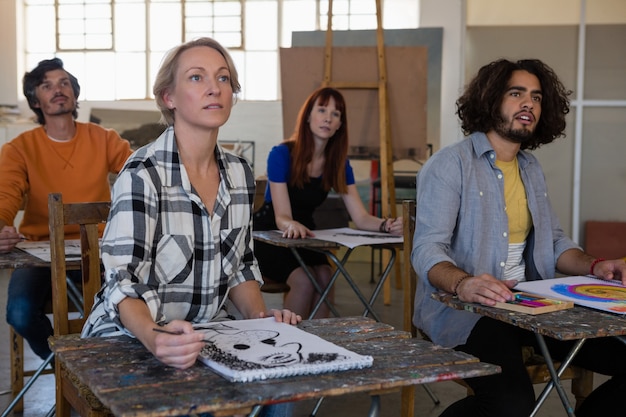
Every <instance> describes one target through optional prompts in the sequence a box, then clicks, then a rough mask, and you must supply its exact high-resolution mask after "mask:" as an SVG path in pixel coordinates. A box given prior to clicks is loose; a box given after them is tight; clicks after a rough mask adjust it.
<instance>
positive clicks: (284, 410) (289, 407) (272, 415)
mask: <svg viewBox="0 0 626 417" xmlns="http://www.w3.org/2000/svg"><path fill="white" fill-rule="evenodd" d="M294 404H295V403H282V404H274V405H269V406H266V407H263V409H262V410H261V413H259V417H291V415H292V414H293V409H294Z"/></svg>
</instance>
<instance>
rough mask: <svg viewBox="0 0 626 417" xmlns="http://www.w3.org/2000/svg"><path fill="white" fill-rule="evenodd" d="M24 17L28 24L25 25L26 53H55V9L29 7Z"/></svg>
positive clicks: (49, 7)
mask: <svg viewBox="0 0 626 417" xmlns="http://www.w3.org/2000/svg"><path fill="white" fill-rule="evenodd" d="M24 15H25V19H26V22H28V24H27V25H24V26H25V27H26V52H46V53H53V52H54V51H55V50H56V43H55V40H56V35H55V33H56V29H55V25H54V7H53V6H33V7H27V8H26V11H25V13H24ZM36 64H37V63H35V65H36Z"/></svg>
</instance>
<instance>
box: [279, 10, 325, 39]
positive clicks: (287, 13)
mask: <svg viewBox="0 0 626 417" xmlns="http://www.w3.org/2000/svg"><path fill="white" fill-rule="evenodd" d="M316 13H317V8H316V4H315V0H285V2H284V3H283V17H282V22H283V27H282V34H281V39H280V46H282V47H286V48H288V47H290V46H291V34H292V32H303V31H313V30H316V22H317V17H316Z"/></svg>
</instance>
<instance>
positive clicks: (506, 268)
mask: <svg viewBox="0 0 626 417" xmlns="http://www.w3.org/2000/svg"><path fill="white" fill-rule="evenodd" d="M570 93H571V92H570V91H568V90H566V89H565V87H564V86H563V84H562V83H561V81H560V80H559V79H558V77H557V76H556V74H555V73H554V72H553V71H552V69H550V68H549V67H548V66H546V65H545V64H544V63H542V62H541V61H538V60H521V61H517V62H510V61H508V60H504V59H501V60H498V61H495V62H492V63H490V64H488V65H485V66H484V67H483V68H481V69H480V71H479V72H478V74H477V76H476V77H475V78H474V80H472V82H471V83H470V84H469V86H468V88H467V90H466V91H465V93H464V94H463V95H462V96H461V98H459V100H458V101H457V114H458V115H459V118H460V119H461V126H462V129H463V131H464V133H465V134H466V135H468V137H467V138H466V139H465V140H463V141H461V142H459V143H457V144H454V145H452V146H449V147H446V148H444V149H441V150H440V151H439V152H437V153H436V154H435V155H433V157H432V158H431V159H430V160H429V161H428V162H427V163H426V164H425V165H424V168H423V169H422V170H421V172H420V174H419V178H418V181H419V182H418V187H417V189H418V192H417V212H416V225H415V226H416V227H415V235H414V237H413V248H414V249H413V252H412V255H411V259H412V264H413V267H414V268H415V270H416V271H417V274H418V275H419V276H420V279H419V280H418V287H417V292H416V296H415V316H414V318H413V321H414V323H415V325H416V326H417V327H418V328H420V329H422V330H423V331H424V332H425V333H426V334H427V335H428V336H429V337H430V338H431V339H432V340H433V341H434V342H435V343H437V344H440V345H443V346H446V347H454V348H455V349H458V350H461V351H464V352H467V353H470V354H472V355H475V356H477V357H478V358H480V360H482V361H484V362H489V363H493V364H497V365H500V366H501V368H502V373H501V374H498V375H493V376H488V377H481V378H474V379H470V380H468V381H466V382H467V383H468V384H469V385H470V386H471V388H472V389H473V390H474V392H475V395H473V396H469V397H466V398H464V399H462V400H460V401H458V402H456V403H454V404H452V405H451V406H450V407H448V408H447V409H446V410H445V411H444V412H443V413H442V414H441V415H442V416H446V417H449V416H471V417H478V416H494V417H495V416H499V417H500V416H508V417H516V416H519V417H527V416H528V415H529V414H530V413H531V411H532V409H533V406H534V402H535V396H534V390H533V387H532V383H531V381H530V378H529V376H528V373H527V372H526V368H525V367H524V364H523V360H522V350H521V346H523V345H535V344H536V339H535V337H534V334H533V333H532V332H530V331H526V330H523V329H520V328H518V327H515V326H512V325H508V324H505V323H503V322H500V321H497V320H493V319H490V318H487V317H481V316H479V315H476V314H474V313H470V312H467V311H460V310H454V309H452V308H449V307H447V306H445V305H444V304H442V303H440V302H438V301H435V300H433V299H432V298H431V297H430V295H431V294H432V293H433V292H434V291H437V290H444V291H447V292H450V293H453V294H456V295H457V296H458V297H459V298H460V299H461V300H463V301H468V302H477V303H482V304H485V305H494V304H495V303H496V302H504V301H507V300H511V298H512V292H511V289H512V288H513V287H514V286H515V285H516V283H517V282H518V281H522V280H536V279H548V278H552V277H554V276H555V274H556V273H557V272H560V273H563V274H567V275H586V274H595V275H596V276H598V277H600V278H604V279H621V280H622V281H623V282H624V283H626V263H625V262H624V260H623V259H622V260H601V259H595V258H594V257H592V256H590V255H588V254H585V253H584V252H583V251H582V250H581V248H580V247H579V246H578V245H576V244H575V243H574V242H573V241H572V240H571V239H569V238H568V237H567V236H565V234H564V232H563V230H562V229H561V226H560V224H559V222H558V219H557V217H556V215H555V213H554V211H553V209H552V206H551V204H550V200H549V198H548V191H547V186H546V182H545V178H544V174H543V171H542V168H541V166H540V165H539V162H538V161H537V159H536V158H535V157H534V156H533V155H532V154H531V153H529V152H527V150H533V149H536V148H538V147H539V146H541V145H543V144H547V143H551V142H552V141H553V140H554V139H556V138H558V137H560V136H564V130H565V115H566V114H567V113H568V112H569V100H568V96H569V94H570ZM547 343H548V346H549V348H550V350H551V352H552V353H553V356H554V357H555V358H562V357H563V356H564V355H565V354H566V353H567V352H568V351H569V350H570V348H571V346H572V345H573V342H562V341H557V340H553V339H548V340H547ZM625 357H626V346H625V345H624V344H622V343H621V342H619V341H618V340H616V339H615V338H600V339H593V340H589V341H587V343H586V344H585V345H584V346H583V348H582V351H581V352H580V353H579V354H578V355H577V357H576V359H575V361H574V363H577V364H579V365H581V366H584V367H586V368H588V369H591V370H593V371H594V372H599V373H602V374H606V375H611V376H613V378H611V379H610V380H608V381H607V382H606V383H604V384H603V385H602V386H601V387H600V388H598V389H596V390H595V391H594V392H593V393H592V394H591V395H590V396H589V397H588V398H587V399H586V400H585V402H584V403H583V404H582V405H581V407H580V408H579V410H577V414H576V415H577V416H599V415H609V414H610V413H611V410H616V409H618V405H617V404H616V403H618V402H619V403H621V400H620V395H621V394H622V393H624V392H626V358H625Z"/></svg>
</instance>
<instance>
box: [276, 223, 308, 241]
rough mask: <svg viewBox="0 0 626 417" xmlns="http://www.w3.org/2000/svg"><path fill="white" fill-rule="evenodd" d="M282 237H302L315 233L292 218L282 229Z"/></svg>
mask: <svg viewBox="0 0 626 417" xmlns="http://www.w3.org/2000/svg"><path fill="white" fill-rule="evenodd" d="M283 237H286V238H288V239H304V238H305V237H315V234H314V233H313V232H312V231H311V230H310V229H309V228H308V227H306V226H305V225H303V224H302V223H299V222H297V221H295V220H292V221H290V222H288V223H287V227H286V228H285V230H283Z"/></svg>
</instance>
